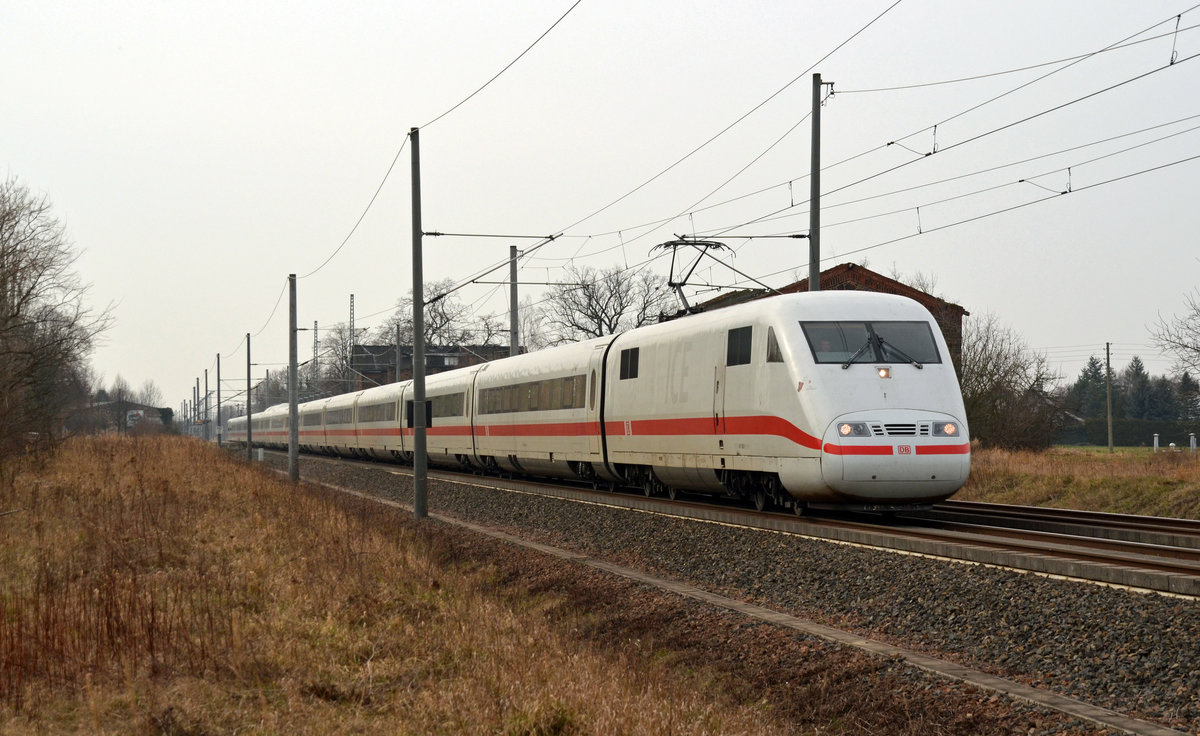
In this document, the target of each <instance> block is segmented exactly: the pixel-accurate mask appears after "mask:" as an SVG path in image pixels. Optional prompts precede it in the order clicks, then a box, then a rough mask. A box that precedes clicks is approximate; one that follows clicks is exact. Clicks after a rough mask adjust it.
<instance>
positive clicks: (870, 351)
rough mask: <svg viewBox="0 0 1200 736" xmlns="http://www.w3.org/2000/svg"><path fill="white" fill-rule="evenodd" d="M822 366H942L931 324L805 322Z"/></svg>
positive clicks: (805, 328)
mask: <svg viewBox="0 0 1200 736" xmlns="http://www.w3.org/2000/svg"><path fill="white" fill-rule="evenodd" d="M800 327H801V328H802V329H803V330H804V336H805V337H806V338H807V339H808V346H809V347H810V348H811V349H812V354H813V359H814V360H816V362H818V363H841V364H843V365H846V366H848V365H850V364H852V363H893V362H902V363H913V364H914V365H918V366H920V365H922V364H925V363H941V362H942V358H941V355H940V354H939V353H938V348H937V342H936V341H935V340H934V339H933V330H932V329H931V328H930V326H929V323H928V322H801V323H800Z"/></svg>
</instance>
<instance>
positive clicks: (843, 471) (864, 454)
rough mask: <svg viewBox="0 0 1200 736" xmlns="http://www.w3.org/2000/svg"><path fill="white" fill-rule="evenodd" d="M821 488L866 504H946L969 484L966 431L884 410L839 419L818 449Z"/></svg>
mask: <svg viewBox="0 0 1200 736" xmlns="http://www.w3.org/2000/svg"><path fill="white" fill-rule="evenodd" d="M821 450H822V458H821V468H822V472H823V474H824V476H825V482H826V483H828V484H829V486H830V487H831V488H833V489H835V490H836V491H838V492H839V493H841V494H843V495H846V496H849V497H852V498H855V499H860V500H864V501H874V502H879V501H925V500H936V499H939V498H945V497H946V496H948V495H950V494H951V493H954V492H955V491H957V490H958V489H959V488H961V487H962V486H963V484H964V483H966V481H967V474H968V473H969V471H970V464H971V445H970V441H969V439H968V438H967V436H966V426H965V424H964V423H963V422H961V421H960V420H957V419H955V418H954V417H952V416H949V415H946V414H941V413H937V412H920V411H903V410H887V411H880V412H874V413H867V412H864V413H862V414H852V415H845V416H842V417H839V418H838V419H837V421H834V422H833V423H831V424H830V425H829V427H828V428H827V429H826V431H825V436H824V438H823V440H822V443H821Z"/></svg>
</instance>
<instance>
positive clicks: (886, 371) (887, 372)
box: [877, 366, 892, 378]
mask: <svg viewBox="0 0 1200 736" xmlns="http://www.w3.org/2000/svg"><path fill="white" fill-rule="evenodd" d="M877 371H878V373H879V377H880V378H891V377H892V369H891V368H888V367H887V366H880V367H879V368H878V369H877Z"/></svg>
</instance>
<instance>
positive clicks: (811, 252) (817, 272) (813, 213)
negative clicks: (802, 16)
mask: <svg viewBox="0 0 1200 736" xmlns="http://www.w3.org/2000/svg"><path fill="white" fill-rule="evenodd" d="M811 166H812V168H811V170H810V172H809V194H808V290H809V291H820V290H821V75H820V74H814V75H813V82H812V164H811Z"/></svg>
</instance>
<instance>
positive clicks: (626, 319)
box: [544, 265, 673, 345]
mask: <svg viewBox="0 0 1200 736" xmlns="http://www.w3.org/2000/svg"><path fill="white" fill-rule="evenodd" d="M563 281H564V282H565V283H563V284H562V285H559V286H553V287H551V290H550V296H549V299H548V300H547V302H546V305H545V310H544V315H545V322H544V324H545V329H546V334H547V342H548V343H549V344H551V345H560V344H563V343H568V342H577V341H579V340H587V339H589V338H593V337H602V336H604V335H612V334H615V333H618V332H624V331H625V330H629V329H632V328H634V327H641V326H642V325H645V324H649V323H651V322H654V321H656V320H657V319H658V315H659V314H660V313H661V312H662V311H663V310H665V309H666V308H667V307H668V305H670V304H671V302H672V299H673V296H672V294H671V292H670V291H669V290H668V288H667V282H666V280H665V279H664V278H663V277H662V276H659V275H658V274H655V273H652V272H651V271H648V270H639V271H630V270H627V269H623V268H621V267H619V266H614V267H612V268H609V269H605V270H603V271H600V270H597V269H594V268H591V267H589V266H574V265H572V266H567V267H566V268H565V269H564V274H563Z"/></svg>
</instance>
